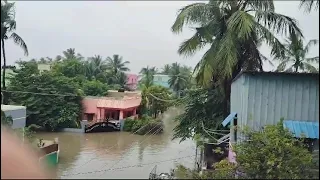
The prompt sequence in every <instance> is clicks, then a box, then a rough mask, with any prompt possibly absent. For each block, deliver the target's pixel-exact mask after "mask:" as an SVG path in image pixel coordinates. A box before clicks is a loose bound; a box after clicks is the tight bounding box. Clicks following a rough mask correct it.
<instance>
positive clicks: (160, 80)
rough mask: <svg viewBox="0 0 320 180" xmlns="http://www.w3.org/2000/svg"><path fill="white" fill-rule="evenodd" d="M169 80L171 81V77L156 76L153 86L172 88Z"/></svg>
mask: <svg viewBox="0 0 320 180" xmlns="http://www.w3.org/2000/svg"><path fill="white" fill-rule="evenodd" d="M169 79H170V77H169V75H163V74H156V75H154V76H153V84H154V85H159V86H163V87H166V88H170V86H169V82H168V81H169Z"/></svg>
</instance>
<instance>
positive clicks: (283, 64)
mask: <svg viewBox="0 0 320 180" xmlns="http://www.w3.org/2000/svg"><path fill="white" fill-rule="evenodd" d="M318 42H319V41H318V40H316V39H313V40H310V41H309V42H308V43H307V45H306V46H304V45H303V40H302V38H299V37H296V36H290V38H288V39H287V40H286V43H285V44H284V45H285V47H286V49H285V56H284V57H280V58H279V59H280V64H279V66H278V67H277V71H288V72H298V71H299V70H301V71H307V72H317V68H316V67H314V66H313V65H312V63H317V66H319V56H316V57H312V58H307V57H306V56H307V55H308V52H309V50H310V48H311V47H312V46H314V45H316V44H318ZM288 64H292V65H290V67H289V68H287V65H288Z"/></svg>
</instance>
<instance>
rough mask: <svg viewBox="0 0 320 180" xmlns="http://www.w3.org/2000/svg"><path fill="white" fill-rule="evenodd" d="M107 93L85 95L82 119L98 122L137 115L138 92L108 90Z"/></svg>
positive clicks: (139, 99)
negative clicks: (104, 95)
mask: <svg viewBox="0 0 320 180" xmlns="http://www.w3.org/2000/svg"><path fill="white" fill-rule="evenodd" d="M108 95H109V97H85V98H84V99H83V101H82V103H83V107H84V111H83V120H87V121H89V122H90V121H91V122H100V121H105V120H107V119H110V120H111V119H113V120H122V119H125V118H127V117H132V118H136V117H137V109H138V107H139V106H140V103H141V95H140V93H137V92H117V91H108Z"/></svg>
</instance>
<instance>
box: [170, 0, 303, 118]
mask: <svg viewBox="0 0 320 180" xmlns="http://www.w3.org/2000/svg"><path fill="white" fill-rule="evenodd" d="M274 9H275V8H274V4H273V1H272V0H266V1H252V0H238V1H229V0H210V1H209V2H208V3H194V4H191V5H188V6H185V7H183V8H182V9H181V10H180V12H179V14H178V16H177V18H176V20H175V22H174V24H173V26H172V28H171V29H172V31H173V32H174V33H180V32H182V30H183V28H184V27H185V26H187V25H191V26H192V25H193V26H194V25H197V26H196V27H193V29H194V30H195V34H194V35H193V36H192V37H191V38H190V39H187V40H185V41H184V42H183V43H182V44H181V45H180V47H179V50H178V53H179V54H180V55H185V56H191V55H193V54H195V52H197V51H199V50H200V49H203V48H204V47H206V46H207V45H208V46H209V49H208V50H207V51H206V53H205V54H204V55H203V57H202V59H201V60H200V61H199V63H198V64H197V65H196V68H195V71H196V76H197V77H196V79H197V82H198V83H199V84H200V85H205V86H211V87H212V86H213V84H215V86H218V87H222V88H223V89H224V93H225V96H226V99H225V102H224V106H225V108H224V109H225V111H226V112H225V113H224V115H226V116H227V115H228V110H227V109H229V108H228V102H229V98H230V91H231V90H230V89H231V79H233V78H234V77H235V76H236V75H238V74H239V73H240V71H242V70H258V71H262V70H263V68H262V65H263V58H262V57H261V53H260V51H259V49H258V46H257V45H258V44H259V43H260V42H266V43H267V44H268V45H269V46H271V48H272V51H271V54H272V55H276V56H283V54H281V52H283V49H285V47H284V46H283V45H282V44H281V42H280V41H279V40H278V38H277V37H276V36H275V35H274V34H275V33H276V34H279V35H282V34H288V33H291V34H297V35H300V36H302V33H301V30H300V29H299V27H298V26H297V25H296V21H295V20H294V19H292V18H290V17H288V16H285V15H282V14H279V13H276V12H275V10H274Z"/></svg>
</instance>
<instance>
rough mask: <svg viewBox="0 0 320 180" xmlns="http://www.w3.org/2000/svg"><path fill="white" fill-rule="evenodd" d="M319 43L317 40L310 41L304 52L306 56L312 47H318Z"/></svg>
mask: <svg viewBox="0 0 320 180" xmlns="http://www.w3.org/2000/svg"><path fill="white" fill-rule="evenodd" d="M318 43H319V40H317V39H312V40H310V41H309V42H308V43H307V45H306V46H305V47H304V49H303V52H304V53H305V54H307V53H308V52H309V50H310V48H311V47H312V46H315V45H317V44H318Z"/></svg>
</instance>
